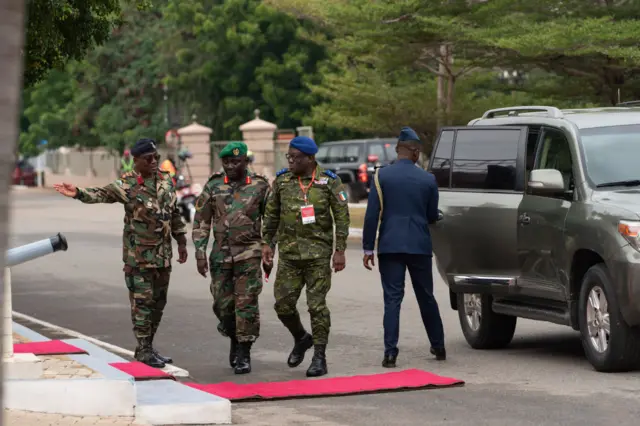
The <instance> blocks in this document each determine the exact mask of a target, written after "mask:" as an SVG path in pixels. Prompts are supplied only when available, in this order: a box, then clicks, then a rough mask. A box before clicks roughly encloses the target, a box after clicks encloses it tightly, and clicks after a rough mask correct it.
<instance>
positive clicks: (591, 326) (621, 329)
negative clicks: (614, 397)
mask: <svg viewBox="0 0 640 426" xmlns="http://www.w3.org/2000/svg"><path fill="white" fill-rule="evenodd" d="M590 298H592V299H593V300H590ZM592 302H593V303H592ZM578 303H579V306H578V321H579V325H580V334H581V337H582V346H583V348H584V352H585V355H586V357H587V359H588V360H589V362H590V363H591V365H593V367H594V368H595V370H596V371H600V372H623V371H630V370H633V369H635V368H637V367H638V365H639V364H640V330H638V329H637V328H634V327H630V326H628V325H627V324H626V322H625V321H624V318H622V314H621V313H620V308H619V307H618V301H617V297H616V294H615V292H614V291H613V284H612V283H611V278H610V277H609V272H608V270H607V267H606V266H605V265H604V264H602V263H600V264H597V265H594V266H592V267H591V268H589V270H588V271H587V272H586V274H585V275H584V278H583V279H582V286H581V288H580V298H579V302H578ZM594 305H598V306H597V309H596V306H594ZM607 315H608V318H609V336H608V338H607V336H606V333H604V329H603V328H602V325H603V324H606V317H607ZM603 320H605V321H603ZM593 333H596V335H595V336H593V335H592V334H593ZM601 335H602V336H604V339H605V341H606V345H603V344H602V341H599V339H600V336H601ZM597 345H600V348H598V347H597Z"/></svg>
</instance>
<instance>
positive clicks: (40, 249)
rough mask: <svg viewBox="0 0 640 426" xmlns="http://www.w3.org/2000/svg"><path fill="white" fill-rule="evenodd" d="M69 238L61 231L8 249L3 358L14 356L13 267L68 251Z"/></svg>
mask: <svg viewBox="0 0 640 426" xmlns="http://www.w3.org/2000/svg"><path fill="white" fill-rule="evenodd" d="M68 247H69V246H68V245H67V239H66V238H65V237H64V236H63V235H62V234H60V233H58V234H57V235H54V236H53V237H50V238H45V239H44V240H40V241H36V242H34V243H31V244H26V245H24V246H20V247H16V248H12V249H10V250H7V255H6V260H5V264H6V266H5V268H4V293H3V294H4V300H3V301H2V313H3V321H4V323H3V330H2V332H3V335H2V339H3V340H2V360H3V361H6V360H9V359H11V358H12V357H13V315H12V312H13V304H12V300H11V299H12V297H11V267H12V266H16V265H20V264H21V263H25V262H28V261H30V260H33V259H37V258H39V257H42V256H46V255H48V254H51V253H55V252H57V251H66V250H67V248H68Z"/></svg>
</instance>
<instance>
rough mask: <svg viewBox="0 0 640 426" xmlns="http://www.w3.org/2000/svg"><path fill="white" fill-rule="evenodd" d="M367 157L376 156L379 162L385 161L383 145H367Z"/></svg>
mask: <svg viewBox="0 0 640 426" xmlns="http://www.w3.org/2000/svg"><path fill="white" fill-rule="evenodd" d="M369 155H377V156H378V159H379V160H380V161H385V159H386V156H385V152H384V145H382V144H381V143H372V144H369Z"/></svg>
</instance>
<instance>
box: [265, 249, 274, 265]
mask: <svg viewBox="0 0 640 426" xmlns="http://www.w3.org/2000/svg"><path fill="white" fill-rule="evenodd" d="M262 261H263V262H264V263H265V264H267V265H273V250H272V249H271V247H269V246H268V245H267V244H263V245H262Z"/></svg>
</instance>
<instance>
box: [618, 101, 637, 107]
mask: <svg viewBox="0 0 640 426" xmlns="http://www.w3.org/2000/svg"><path fill="white" fill-rule="evenodd" d="M616 106H640V101H627V102H618V103H617V104H616Z"/></svg>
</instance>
